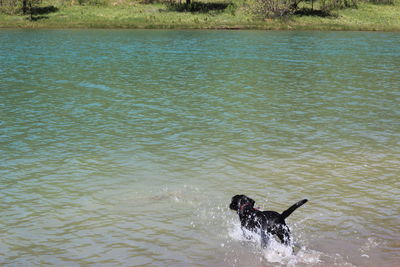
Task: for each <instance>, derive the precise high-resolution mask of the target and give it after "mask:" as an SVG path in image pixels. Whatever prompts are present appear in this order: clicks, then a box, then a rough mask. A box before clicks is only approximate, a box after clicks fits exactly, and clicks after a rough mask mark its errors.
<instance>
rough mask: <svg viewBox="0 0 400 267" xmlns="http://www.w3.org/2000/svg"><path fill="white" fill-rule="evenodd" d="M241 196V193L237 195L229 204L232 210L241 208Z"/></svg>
mask: <svg viewBox="0 0 400 267" xmlns="http://www.w3.org/2000/svg"><path fill="white" fill-rule="evenodd" d="M240 198H241V196H240V195H236V196H234V197H232V201H231V204H230V205H229V208H230V209H231V210H238V209H239V201H240Z"/></svg>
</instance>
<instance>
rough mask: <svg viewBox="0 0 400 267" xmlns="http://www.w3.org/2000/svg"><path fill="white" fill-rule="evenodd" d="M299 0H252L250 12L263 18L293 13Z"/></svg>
mask: <svg viewBox="0 0 400 267" xmlns="http://www.w3.org/2000/svg"><path fill="white" fill-rule="evenodd" d="M299 2H300V1H296V0H254V2H253V3H251V4H250V9H251V10H252V12H253V13H254V14H256V15H258V16H261V17H263V18H277V17H284V16H288V15H291V14H293V13H294V12H295V11H296V9H297V5H298V3H299Z"/></svg>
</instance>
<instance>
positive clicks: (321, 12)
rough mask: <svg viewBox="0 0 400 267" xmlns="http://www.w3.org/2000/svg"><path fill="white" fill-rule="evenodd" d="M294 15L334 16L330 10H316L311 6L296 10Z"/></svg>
mask: <svg viewBox="0 0 400 267" xmlns="http://www.w3.org/2000/svg"><path fill="white" fill-rule="evenodd" d="M294 15H299V16H314V17H332V16H333V15H332V14H331V13H330V12H329V11H324V10H316V9H311V8H306V7H304V8H300V9H298V10H296V12H294Z"/></svg>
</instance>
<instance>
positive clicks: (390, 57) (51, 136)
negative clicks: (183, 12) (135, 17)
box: [0, 30, 400, 266]
mask: <svg viewBox="0 0 400 267" xmlns="http://www.w3.org/2000/svg"><path fill="white" fill-rule="evenodd" d="M399 104H400V34H399V33H369V32H264V31H234V32H232V31H139V30H135V31H130V30H1V31H0V121H1V122H0V152H1V153H0V265H5V266H7V265H9V266H34V265H40V266H45V265H56V266H79V265H91V264H93V265H100V266H115V265H119V266H134V265H146V266H275V265H278V266H279V265H289V266H333V265H339V266H394V265H396V264H398V263H399V262H400V197H399V195H400V181H399V176H400V146H399V144H400V105H399ZM235 194H246V195H248V196H250V197H252V198H253V199H255V200H256V205H258V206H260V207H261V208H262V209H270V210H276V211H279V212H281V211H283V210H285V209H286V208H287V207H289V206H290V205H291V204H293V203H294V202H296V201H298V200H301V199H303V198H308V199H309V202H308V203H307V204H306V205H304V206H302V207H301V208H300V209H298V210H297V211H295V212H294V213H293V214H292V215H291V216H290V217H289V218H288V219H287V223H288V224H289V226H290V227H291V229H292V233H293V237H294V240H295V243H296V244H297V245H296V249H295V253H292V252H291V251H288V250H286V248H284V247H282V246H279V245H278V244H275V245H273V246H271V247H270V248H269V249H266V250H262V249H261V248H260V247H259V246H258V244H257V242H256V241H254V240H253V241H252V240H246V239H244V238H243V237H242V234H241V230H240V227H239V220H238V217H237V215H236V214H235V213H234V212H233V211H230V210H229V209H228V205H229V203H230V200H231V197H232V196H233V195H235Z"/></svg>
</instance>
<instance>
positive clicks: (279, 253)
mask: <svg viewBox="0 0 400 267" xmlns="http://www.w3.org/2000/svg"><path fill="white" fill-rule="evenodd" d="M228 232H229V237H230V238H231V239H232V240H234V241H239V242H241V243H243V244H244V245H245V246H250V247H251V252H252V253H255V254H256V255H259V256H260V261H264V260H266V261H268V262H270V263H277V264H283V265H287V266H295V265H298V264H307V265H313V264H318V263H320V262H321V260H320V257H321V255H322V253H321V252H318V251H315V250H311V249H308V248H306V247H305V246H302V245H299V244H296V243H295V244H294V245H293V246H286V245H284V244H282V243H280V242H279V241H277V240H276V239H275V238H274V237H273V236H270V242H269V244H268V247H267V248H262V247H261V236H260V235H259V234H257V233H254V232H251V231H248V230H246V229H243V230H242V228H241V226H240V224H239V223H233V224H232V225H231V227H230V228H229V229H228Z"/></svg>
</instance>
